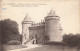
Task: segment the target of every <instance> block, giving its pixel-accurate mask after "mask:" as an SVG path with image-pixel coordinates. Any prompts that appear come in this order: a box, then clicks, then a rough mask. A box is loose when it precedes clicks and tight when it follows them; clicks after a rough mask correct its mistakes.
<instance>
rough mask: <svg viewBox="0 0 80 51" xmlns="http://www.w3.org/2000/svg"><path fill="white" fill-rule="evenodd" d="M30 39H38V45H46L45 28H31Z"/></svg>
mask: <svg viewBox="0 0 80 51" xmlns="http://www.w3.org/2000/svg"><path fill="white" fill-rule="evenodd" d="M29 33H30V34H29V38H30V39H33V38H36V40H37V44H42V43H44V36H45V26H44V25H42V26H35V27H30V28H29Z"/></svg>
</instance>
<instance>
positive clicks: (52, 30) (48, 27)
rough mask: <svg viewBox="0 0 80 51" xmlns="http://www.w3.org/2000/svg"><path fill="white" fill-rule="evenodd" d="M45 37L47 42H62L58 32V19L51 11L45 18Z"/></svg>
mask: <svg viewBox="0 0 80 51" xmlns="http://www.w3.org/2000/svg"><path fill="white" fill-rule="evenodd" d="M45 35H46V36H47V37H48V40H47V41H49V42H60V41H61V40H62V37H61V32H60V17H59V16H57V15H56V14H55V11H53V9H51V10H50V12H49V14H48V15H47V16H46V17H45Z"/></svg>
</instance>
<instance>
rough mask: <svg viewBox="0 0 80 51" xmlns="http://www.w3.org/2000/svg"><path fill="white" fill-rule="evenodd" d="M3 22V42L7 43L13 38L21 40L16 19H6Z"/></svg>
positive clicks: (1, 22) (0, 22)
mask: <svg viewBox="0 0 80 51" xmlns="http://www.w3.org/2000/svg"><path fill="white" fill-rule="evenodd" d="M0 24H1V43H2V44H6V43H7V42H8V41H11V40H20V35H19V31H18V24H17V23H16V21H13V20H10V19H5V20H1V21H0Z"/></svg>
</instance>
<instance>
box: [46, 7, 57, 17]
mask: <svg viewBox="0 0 80 51" xmlns="http://www.w3.org/2000/svg"><path fill="white" fill-rule="evenodd" d="M48 16H57V15H56V14H55V10H53V8H52V9H51V10H50V12H49V14H48Z"/></svg>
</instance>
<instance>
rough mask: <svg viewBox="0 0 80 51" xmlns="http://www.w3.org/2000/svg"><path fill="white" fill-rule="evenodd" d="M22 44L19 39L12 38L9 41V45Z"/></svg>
mask: <svg viewBox="0 0 80 51" xmlns="http://www.w3.org/2000/svg"><path fill="white" fill-rule="evenodd" d="M20 44H21V42H20V41H17V40H12V41H8V42H7V45H20Z"/></svg>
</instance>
